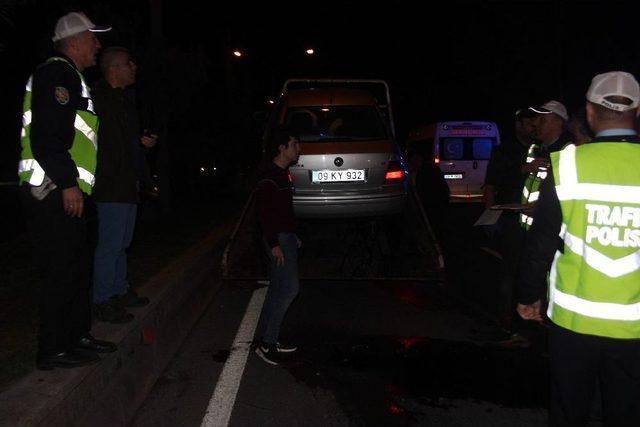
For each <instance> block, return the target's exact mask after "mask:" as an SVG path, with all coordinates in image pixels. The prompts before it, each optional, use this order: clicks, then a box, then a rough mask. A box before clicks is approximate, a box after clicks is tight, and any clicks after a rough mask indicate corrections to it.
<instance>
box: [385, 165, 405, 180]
mask: <svg viewBox="0 0 640 427" xmlns="http://www.w3.org/2000/svg"><path fill="white" fill-rule="evenodd" d="M404 176H405V173H404V169H403V168H402V164H401V163H400V162H398V161H396V160H392V161H390V162H389V168H388V169H387V174H386V175H385V177H384V179H385V180H386V181H387V182H389V181H397V180H400V179H404Z"/></svg>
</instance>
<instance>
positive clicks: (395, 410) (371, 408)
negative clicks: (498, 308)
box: [285, 334, 548, 425]
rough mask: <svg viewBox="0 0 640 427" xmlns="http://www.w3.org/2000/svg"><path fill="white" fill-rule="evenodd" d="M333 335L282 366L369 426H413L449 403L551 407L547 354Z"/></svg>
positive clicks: (436, 341)
mask: <svg viewBox="0 0 640 427" xmlns="http://www.w3.org/2000/svg"><path fill="white" fill-rule="evenodd" d="M331 335H332V338H326V339H323V338H322V337H319V336H318V335H316V336H315V339H314V341H313V342H308V343H302V344H303V345H302V346H301V347H302V348H303V349H305V350H304V353H302V354H300V355H299V356H298V357H297V358H296V359H292V360H291V361H290V362H289V363H287V364H286V365H285V367H286V368H287V369H288V370H289V371H290V372H291V374H292V375H294V376H295V377H296V378H297V379H298V380H299V381H302V382H304V383H306V384H307V385H309V386H310V387H321V388H324V389H329V390H331V391H332V392H333V394H334V395H335V396H336V398H337V400H338V401H339V402H340V403H341V405H342V407H343V409H344V410H345V412H346V413H347V414H350V416H352V417H354V418H356V419H358V420H362V421H363V422H364V423H365V424H366V425H369V424H370V423H373V424H379V423H380V422H381V421H382V420H384V422H385V423H387V422H390V423H392V424H394V423H397V422H401V421H402V422H407V421H411V420H414V421H415V420H417V419H418V418H419V416H420V414H424V413H426V412H427V411H428V409H429V408H430V407H433V408H440V409H448V408H450V405H451V403H450V402H451V400H452V399H460V400H471V401H475V402H491V403H494V404H497V405H500V406H504V407H511V408H545V407H546V406H547V400H548V390H547V389H548V371H547V363H546V360H545V358H544V357H543V355H542V354H541V351H542V349H538V348H529V349H524V348H504V347H501V346H499V345H489V344H484V345H481V344H475V343H470V342H456V341H448V340H441V339H430V338H425V337H342V338H338V339H336V338H335V335H334V334H331ZM320 343H321V344H320ZM380 417H382V418H380ZM394 420H395V421H394Z"/></svg>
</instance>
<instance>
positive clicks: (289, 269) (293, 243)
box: [260, 233, 300, 344]
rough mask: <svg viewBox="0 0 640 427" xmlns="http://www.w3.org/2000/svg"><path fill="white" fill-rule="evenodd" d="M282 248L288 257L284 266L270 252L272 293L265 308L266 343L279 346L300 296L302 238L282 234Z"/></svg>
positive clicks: (263, 323) (263, 311)
mask: <svg viewBox="0 0 640 427" xmlns="http://www.w3.org/2000/svg"><path fill="white" fill-rule="evenodd" d="M278 241H279V242H280V248H281V249H282V253H283V254H284V265H281V266H278V265H276V260H275V258H274V257H273V254H272V253H271V248H268V247H267V249H268V251H267V253H268V254H269V259H270V261H271V264H270V279H271V283H270V284H269V290H268V292H267V297H266V300H265V303H264V307H263V308H262V315H261V317H262V319H261V322H260V323H261V325H262V327H263V328H262V330H263V334H262V341H264V342H265V343H268V344H275V343H277V342H278V336H279V335H280V327H281V326H282V320H283V319H284V316H285V314H286V313H287V310H288V309H289V306H290V305H291V303H292V302H293V300H294V299H295V298H296V296H297V295H298V290H299V288H300V282H299V281H298V238H297V237H296V235H295V234H293V233H278Z"/></svg>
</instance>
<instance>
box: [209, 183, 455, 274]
mask: <svg viewBox="0 0 640 427" xmlns="http://www.w3.org/2000/svg"><path fill="white" fill-rule="evenodd" d="M297 234H298V237H299V238H300V240H302V247H301V249H300V253H299V255H298V269H299V274H300V279H302V280H411V281H423V280H424V281H426V280H428V281H434V280H436V281H438V280H442V279H443V277H444V261H443V257H442V253H441V251H440V248H439V246H438V243H437V241H436V239H435V237H434V235H433V232H432V230H431V227H430V225H429V221H428V219H427V217H426V215H425V213H424V211H423V209H422V205H421V204H420V202H419V200H418V199H417V196H416V195H415V191H414V190H413V188H411V189H410V191H409V192H408V197H407V204H406V207H405V209H404V211H403V212H402V213H399V214H396V215H392V216H387V217H377V218H344V219H331V220H328V219H326V220H317V219H313V220H312V219H304V220H303V219H299V220H298V231H297ZM222 272H223V278H224V279H227V280H248V281H249V280H268V276H269V274H268V258H267V255H266V249H265V244H264V243H263V240H262V234H261V231H260V227H259V223H258V219H257V213H256V210H255V198H254V195H253V194H251V196H250V197H249V199H248V201H247V203H246V204H245V206H244V209H243V211H242V213H241V215H240V218H239V220H238V222H237V224H236V227H235V229H234V231H233V233H232V235H231V237H230V239H229V242H228V244H227V247H226V249H225V251H224V254H223V258H222Z"/></svg>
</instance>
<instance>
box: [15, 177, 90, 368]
mask: <svg viewBox="0 0 640 427" xmlns="http://www.w3.org/2000/svg"><path fill="white" fill-rule="evenodd" d="M20 200H21V202H22V206H23V207H24V213H25V219H26V223H27V228H28V230H29V235H30V238H31V242H32V247H33V260H34V262H35V263H36V265H37V267H38V269H39V270H40V274H41V276H42V285H41V290H40V303H39V328H38V357H43V356H48V355H52V354H57V353H60V352H62V351H66V350H69V349H70V348H71V347H72V346H73V344H74V343H75V342H76V341H78V340H79V339H80V338H81V337H82V336H84V335H86V334H88V333H89V330H90V329H91V305H90V286H91V282H90V279H89V253H88V245H87V227H86V222H85V220H84V218H71V217H70V216H68V215H67V214H65V212H64V209H63V206H62V192H61V191H60V190H59V189H55V190H53V191H52V192H51V193H49V194H48V195H47V197H45V198H44V199H43V200H37V199H35V198H34V197H33V196H32V195H31V192H30V187H29V186H28V185H23V186H22V187H21V188H20Z"/></svg>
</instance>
